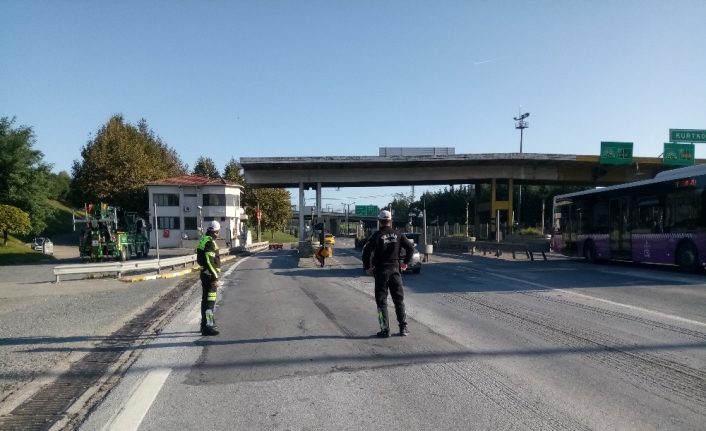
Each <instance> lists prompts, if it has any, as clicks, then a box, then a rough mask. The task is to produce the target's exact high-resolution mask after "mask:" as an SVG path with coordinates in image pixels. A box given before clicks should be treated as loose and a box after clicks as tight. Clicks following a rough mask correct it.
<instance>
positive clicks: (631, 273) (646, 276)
mask: <svg viewBox="0 0 706 431" xmlns="http://www.w3.org/2000/svg"><path fill="white" fill-rule="evenodd" d="M599 271H600V272H602V273H604V274H608V275H622V276H624V277H637V278H644V279H645V280H654V281H666V282H675V281H677V282H679V283H684V284H690V285H697V286H700V285H703V283H695V282H694V280H689V279H688V278H684V277H674V276H670V277H666V276H665V277H663V276H659V275H650V274H641V273H640V272H637V271H613V270H610V269H599Z"/></svg>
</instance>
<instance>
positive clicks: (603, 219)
mask: <svg viewBox="0 0 706 431" xmlns="http://www.w3.org/2000/svg"><path fill="white" fill-rule="evenodd" d="M609 224H610V223H608V203H607V202H596V203H595V205H594V206H593V233H599V234H606V233H609V232H610V226H609Z"/></svg>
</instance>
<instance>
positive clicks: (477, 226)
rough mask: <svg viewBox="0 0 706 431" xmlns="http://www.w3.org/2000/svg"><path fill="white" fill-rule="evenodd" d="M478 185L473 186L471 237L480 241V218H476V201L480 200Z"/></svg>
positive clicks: (479, 185) (479, 186)
mask: <svg viewBox="0 0 706 431" xmlns="http://www.w3.org/2000/svg"><path fill="white" fill-rule="evenodd" d="M480 188H481V184H480V183H475V184H474V185H473V198H474V201H475V205H474V206H473V236H475V237H476V238H478V239H480V218H479V217H478V199H480Z"/></svg>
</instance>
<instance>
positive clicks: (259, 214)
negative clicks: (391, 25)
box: [255, 201, 262, 242]
mask: <svg viewBox="0 0 706 431" xmlns="http://www.w3.org/2000/svg"><path fill="white" fill-rule="evenodd" d="M255 216H256V217H257V242H262V238H261V237H260V233H261V231H260V218H261V217H262V214H261V213H260V201H258V202H257V212H256V213H255Z"/></svg>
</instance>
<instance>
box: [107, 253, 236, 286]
mask: <svg viewBox="0 0 706 431" xmlns="http://www.w3.org/2000/svg"><path fill="white" fill-rule="evenodd" d="M236 257H237V256H224V257H222V258H221V262H228V261H230V260H233V259H235V258H236ZM196 270H198V268H195V267H194V268H187V269H184V270H181V271H177V272H170V273H168V274H153V275H143V276H140V277H126V278H121V281H124V282H125V283H136V282H139V281H149V280H157V279H159V278H174V277H181V276H182V275H186V274H190V273H192V272H194V271H196Z"/></svg>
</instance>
